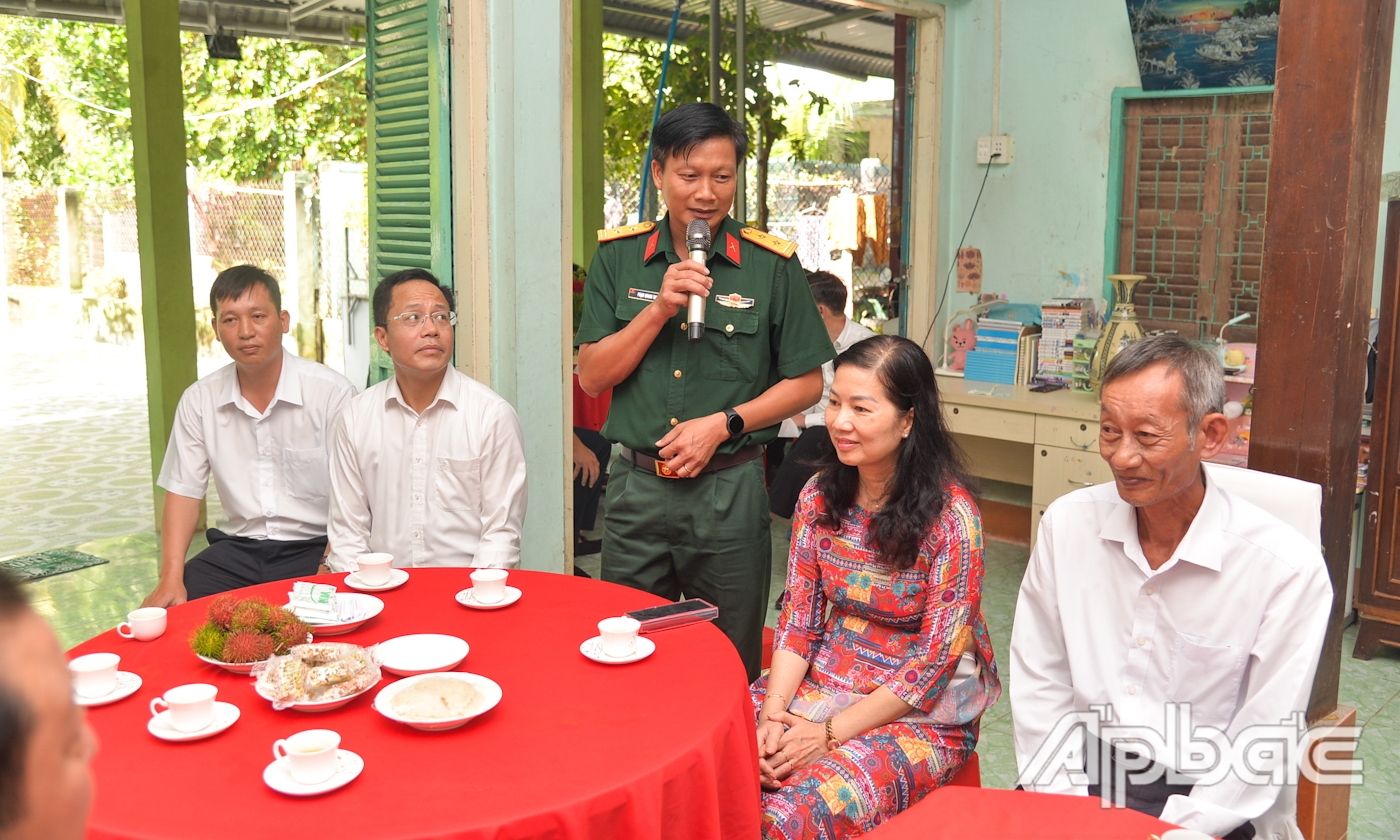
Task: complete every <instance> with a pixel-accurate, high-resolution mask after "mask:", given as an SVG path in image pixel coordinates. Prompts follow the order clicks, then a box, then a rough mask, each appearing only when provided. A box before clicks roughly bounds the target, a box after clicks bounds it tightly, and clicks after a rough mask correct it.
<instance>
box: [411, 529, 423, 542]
mask: <svg viewBox="0 0 1400 840" xmlns="http://www.w3.org/2000/svg"><path fill="white" fill-rule="evenodd" d="M421 536H423V535H422V534H421V533H419V532H417V531H414V532H413V538H414V539H415V540H416V539H418V538H419V537H421Z"/></svg>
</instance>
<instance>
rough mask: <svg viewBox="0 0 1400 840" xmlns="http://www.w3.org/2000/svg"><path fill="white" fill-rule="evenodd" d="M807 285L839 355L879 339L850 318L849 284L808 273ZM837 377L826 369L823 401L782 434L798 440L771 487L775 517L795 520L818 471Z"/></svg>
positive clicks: (792, 421) (831, 365)
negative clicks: (804, 492)
mask: <svg viewBox="0 0 1400 840" xmlns="http://www.w3.org/2000/svg"><path fill="white" fill-rule="evenodd" d="M807 283H808V285H810V286H811V287H812V299H813V300H815V301H816V302H817V312H818V313H819V314H820V315H821V316H822V323H823V324H824V325H826V334H827V335H828V336H830V338H831V343H832V345H834V346H835V347H836V352H837V353H844V352H846V351H847V350H849V349H851V346H852V345H854V344H855V343H856V342H857V341H864V340H866V339H867V338H870V337H872V336H874V335H875V333H874V332H872V331H871V330H869V329H867V328H866V327H864V326H862V325H861V324H860V323H859V322H857V321H856V320H854V319H852V318H847V317H846V284H845V283H844V282H842V281H841V278H840V277H837V276H836V275H835V274H832V273H831V272H828V271H809V272H807ZM834 376H835V363H833V362H827V363H826V364H824V365H822V397H821V399H819V400H817V403H816V405H814V406H812V407H811V408H809V409H807V410H806V411H804V412H802V413H801V414H796V415H793V416H792V417H790V418H788V419H787V420H784V421H783V423H782V427H781V428H780V429H779V430H778V436H779V439H782V438H796V440H795V441H794V442H793V444H792V447H791V448H790V449H788V451H787V452H786V454H784V455H783V458H782V462H781V463H780V464H779V465H778V470H777V472H776V473H775V474H774V475H773V482H772V484H770V485H769V487H768V504H769V510H771V511H772V512H773V514H774V515H775V516H780V517H782V518H783V519H791V518H792V512H793V510H794V509H795V508H796V507H797V495H798V494H799V493H801V492H802V488H803V487H804V486H806V484H807V480H808V479H809V478H811V477H812V475H813V474H814V473H816V471H817V461H818V459H820V457H821V453H822V452H823V451H824V450H825V449H826V448H827V444H828V443H829V442H830V440H831V437H830V435H828V434H827V429H826V420H825V418H826V402H827V398H828V396H829V395H830V394H831V380H832V378H833V377H834Z"/></svg>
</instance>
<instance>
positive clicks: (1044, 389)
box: [1030, 382, 1065, 394]
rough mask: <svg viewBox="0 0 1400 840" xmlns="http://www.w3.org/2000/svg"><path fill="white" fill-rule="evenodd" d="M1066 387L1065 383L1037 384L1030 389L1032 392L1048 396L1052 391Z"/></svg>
mask: <svg viewBox="0 0 1400 840" xmlns="http://www.w3.org/2000/svg"><path fill="white" fill-rule="evenodd" d="M1064 387H1065V384H1064V383H1063V382H1037V383H1036V384H1034V385H1032V386H1031V387H1030V390H1032V391H1034V392H1036V393H1037V394H1048V393H1050V392H1051V391H1058V390H1060V389H1061V388H1064Z"/></svg>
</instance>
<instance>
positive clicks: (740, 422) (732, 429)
mask: <svg viewBox="0 0 1400 840" xmlns="http://www.w3.org/2000/svg"><path fill="white" fill-rule="evenodd" d="M724 424H725V426H727V427H728V428H729V437H730V438H731V439H732V438H736V437H738V436H739V435H742V434H743V433H744V418H743V417H740V416H739V412H737V411H735V410H734V409H732V408H726V409H725V410H724Z"/></svg>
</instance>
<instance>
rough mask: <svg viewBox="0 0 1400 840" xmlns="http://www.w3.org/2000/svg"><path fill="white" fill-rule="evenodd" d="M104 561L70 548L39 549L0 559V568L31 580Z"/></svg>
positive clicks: (23, 578) (84, 567)
mask: <svg viewBox="0 0 1400 840" xmlns="http://www.w3.org/2000/svg"><path fill="white" fill-rule="evenodd" d="M106 562H107V561H106V560H103V559H102V558H101V557H94V556H92V555H91V554H84V553H83V552H81V551H74V550H73V549H71V548H55V549H52V550H51V551H41V552H39V553H38V554H26V555H24V556H23V557H11V558H10V559H9V560H0V568H3V569H4V570H5V571H7V572H9V573H10V574H12V575H14V576H15V577H17V578H19V579H20V580H21V581H31V580H39V579H40V578H46V577H52V576H53V575H61V574H63V573H64V572H73V571H77V570H78V569H86V568H87V567H88V566H101V565H102V564H103V563H106Z"/></svg>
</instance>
